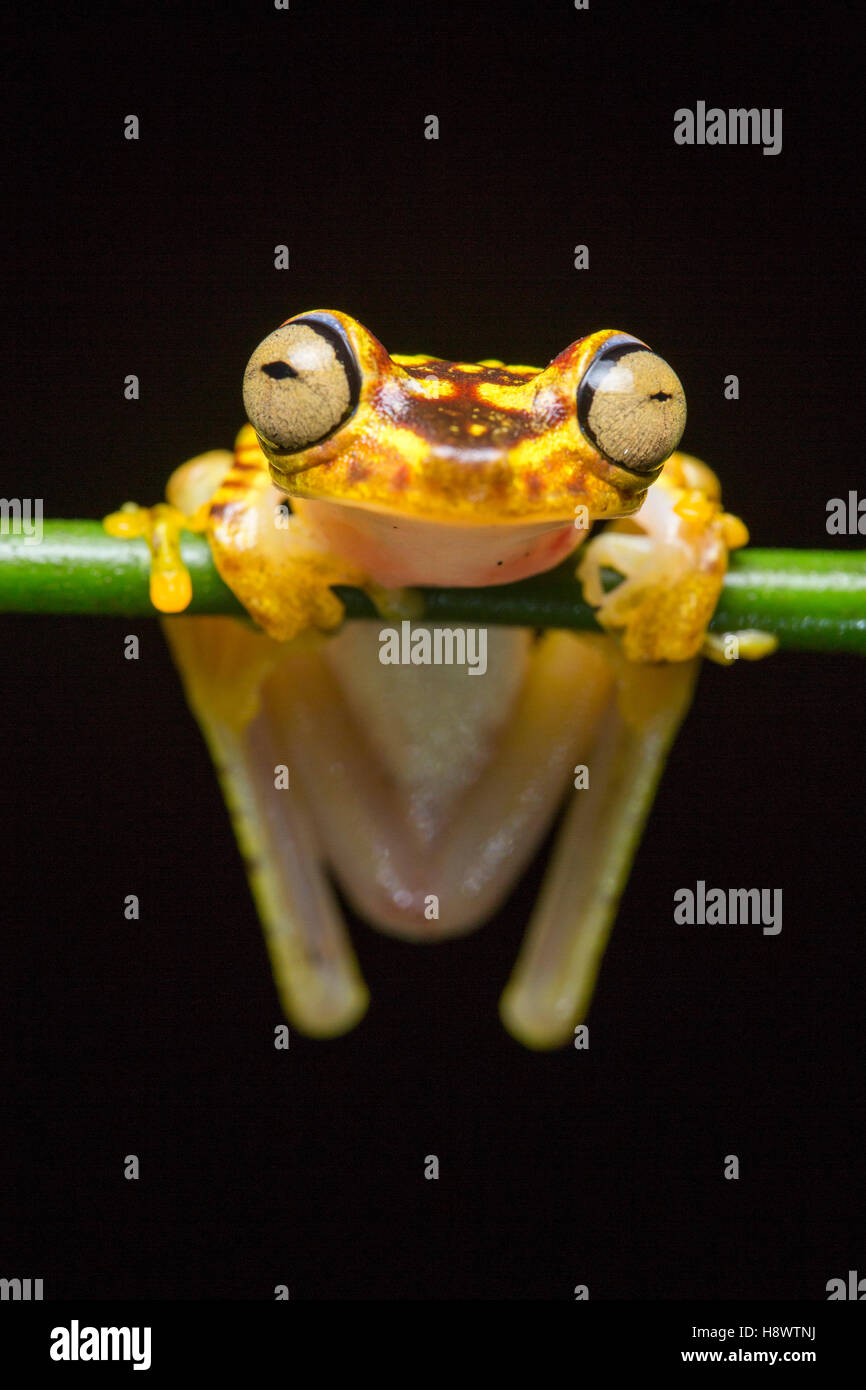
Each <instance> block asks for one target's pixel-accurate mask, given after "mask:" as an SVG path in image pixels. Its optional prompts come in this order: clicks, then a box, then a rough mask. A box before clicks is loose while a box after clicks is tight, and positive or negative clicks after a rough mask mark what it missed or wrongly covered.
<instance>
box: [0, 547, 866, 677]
mask: <svg viewBox="0 0 866 1390" xmlns="http://www.w3.org/2000/svg"><path fill="white" fill-rule="evenodd" d="M183 558H184V561H185V563H186V564H187V565H188V566H189V570H190V573H191V575H192V584H193V600H192V603H191V605H190V607H189V609H188V610H187V611H188V612H190V613H228V614H240V613H243V611H244V610H243V609H242V608H241V606H240V604H239V603H238V601H237V599H235V597H234V595H233V594H231V593H230V592H229V590H228V589H227V588H226V586H225V585H224V584H223V582H222V580H221V579H220V577H219V575H218V574H217V572H216V569H215V568H214V564H213V560H212V558H211V553H210V548H209V546H208V544H207V541H206V540H205V539H204V537H202V536H193V535H190V534H185V535H184V538H183ZM149 573H150V552H149V551H148V549H147V546H146V545H145V543H144V541H123V540H115V539H114V538H112V537H111V536H108V535H106V533H105V532H104V531H103V529H102V526H101V524H100V523H99V522H98V521H46V522H45V523H44V526H43V534H42V539H41V541H39V543H38V544H34V543H32V542H28V538H27V537H25V536H8V535H3V536H0V611H6V612H15V613H91V614H97V613H101V614H122V615H124V616H126V617H144V616H148V615H151V616H152V615H153V612H154V610H153V608H152V606H151V603H150V598H149V596H148V578H149ZM338 592H339V594H340V597H341V598H343V599H344V600H345V602H346V608H347V612H348V614H349V616H350V617H367V616H374V615H375V610H374V609H373V607H372V605H371V604H370V602H369V600H368V599H367V597H366V596H365V595H364V594H362V593H361V592H360V591H359V590H357V589H340V590H338ZM423 593H424V596H425V617H426V618H431V619H433V618H435V619H441V620H443V621H450V622H472V623H504V624H511V625H515V626H516V625H520V626H524V627H565V628H589V629H592V628H595V627H596V624H595V620H594V618H593V615H592V610H591V609H590V608H588V607H587V605H586V604H585V603H584V602H583V600H582V599H581V597H580V588H579V586H578V584H577V582H576V580H575V579H574V560H570V561H567V562H566V563H565V564H564V565H560V566H559V568H558V569H556V570H553V571H551V572H550V573H548V574H542V575H537V576H536V577H535V578H534V579H526V580H522V581H521V582H520V583H518V584H505V585H499V586H494V587H491V588H485V589H425V590H423ZM711 627H712V629H713V631H714V632H728V631H736V630H738V629H743V628H760V629H762V630H763V631H765V632H772V633H775V634H776V636H777V637H778V638H779V641H780V643H781V645H782V646H783V647H787V648H791V649H798V650H801V651H850V652H861V653H863V654H866V551H851V550H847V551H845V550H840V551H838V552H832V551H825V550H751V549H747V550H741V551H737V552H735V553H734V554H733V555H732V556H731V567H730V570H729V572H728V575H727V578H726V580H725V587H724V591H723V593H722V598H721V601H720V603H719V606H718V608H717V610H716V613H715V616H714V617H713V621H712V624H711Z"/></svg>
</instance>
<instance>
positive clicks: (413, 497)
mask: <svg viewBox="0 0 866 1390" xmlns="http://www.w3.org/2000/svg"><path fill="white" fill-rule="evenodd" d="M298 462H299V461H298V460H297V458H295V459H286V460H285V463H284V461H283V460H282V459H280V457H279V456H276V455H271V456H270V457H269V459H268V463H269V469H270V476H271V480H272V481H273V483H274V484H275V486H276V487H277V488H279V490H280V491H281V492H283V493H285V494H286V495H287V496H288V497H290V498H292V497H296V498H304V499H307V500H309V501H323V502H325V501H327V502H331V503H336V504H339V505H341V507H343V508H345V509H347V510H348V509H357V510H359V511H372V512H378V513H381V514H383V515H385V516H391V517H392V518H393V519H394V521H400V520H406V519H408V518H411V517H419V518H424V519H426V520H429V521H438V522H442V523H448V522H463V523H467V522H468V523H472V524H474V525H483V524H493V523H497V524H503V525H521V524H523V523H525V522H528V521H533V522H540V521H545V522H550V523H554V524H562V523H565V522H569V521H571V522H572V523H573V524H575V525H577V524H580V525H585V524H586V521H587V519H590V518H591V520H593V521H596V520H604V519H610V518H612V517H625V516H631V515H632V514H633V513H634V512H636V511H638V509H639V508H640V506H641V505H642V503H643V500H644V498H645V496H646V492H647V488H648V487H649V485H650V484H651V483H652V482H653V481H654V480H655V477H657V476H658V475H657V473H656V474H654V475H653V476H652V477H650V478H647V477H646V476H639V475H638V474H635V473H629V472H628V471H626V470H625V469H622V468H618V467H616V466H614V465H612V464H610V463H608V462H607V461H606V460H605V459H603V458H602V457H601V456H600V455H596V454H595V452H594V451H592V452H589V451H587V452H586V453H581V454H580V455H577V454H575V452H574V451H573V450H560V451H558V452H550V453H548V454H547V455H543V456H541V457H540V458H538V459H537V460H530V461H529V463H528V464H527V465H526V466H522V465H521V463H520V461H519V460H518V461H517V462H516V461H515V456H514V453H513V452H509V451H507V450H502V449H494V448H489V447H488V448H483V449H477V448H476V449H473V450H472V451H471V452H469V451H465V450H463V449H461V448H460V447H459V446H457V445H455V446H449V447H444V448H443V447H442V446H438V445H437V446H433V447H427V448H425V449H424V450H419V451H417V452H416V453H415V454H414V456H412V457H407V451H406V449H405V448H404V447H401V448H400V449H391V450H389V448H388V447H387V445H384V446H382V447H380V449H379V451H378V453H377V455H376V457H375V459H374V460H373V461H372V462H371V461H369V460H368V459H367V458H359V457H357V456H356V455H355V454H354V453H353V452H352V451H346V450H343V451H341V452H340V453H339V454H335V455H334V457H332V458H330V459H325V460H315V459H311V458H309V456H308V457H306V458H305V459H303V460H302V461H301V466H300V467H299V466H298ZM285 464H288V465H289V466H288V467H286V466H285ZM575 517H580V518H581V520H580V522H579V523H578V522H576V521H575Z"/></svg>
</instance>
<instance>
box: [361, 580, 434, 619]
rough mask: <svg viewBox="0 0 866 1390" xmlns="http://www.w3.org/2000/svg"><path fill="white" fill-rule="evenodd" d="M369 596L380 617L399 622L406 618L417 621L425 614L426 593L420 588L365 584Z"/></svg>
mask: <svg viewBox="0 0 866 1390" xmlns="http://www.w3.org/2000/svg"><path fill="white" fill-rule="evenodd" d="M364 587H365V589H366V592H367V597H368V598H369V599H370V602H371V603H372V604H373V606H374V608H375V609H376V612H377V613H378V614H379V617H380V618H384V619H385V621H386V622H392V623H399V622H402V621H403V620H404V619H408V620H409V621H410V622H417V621H418V619H419V618H423V616H424V595H423V594H422V593H421V592H420V590H419V589H385V588H383V587H382V585H381V584H373V583H371V582H368V583H367V584H365V586H364Z"/></svg>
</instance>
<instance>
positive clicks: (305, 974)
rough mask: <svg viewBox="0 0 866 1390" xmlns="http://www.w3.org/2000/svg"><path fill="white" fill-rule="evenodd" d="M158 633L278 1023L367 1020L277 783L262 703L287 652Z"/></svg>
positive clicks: (326, 898) (181, 625)
mask: <svg viewBox="0 0 866 1390" xmlns="http://www.w3.org/2000/svg"><path fill="white" fill-rule="evenodd" d="M163 627H164V629H165V633H166V637H167V639H168V641H169V644H170V646H171V649H172V653H173V655H174V659H175V661H176V663H177V665H178V667H179V669H180V672H181V675H182V677H183V681H184V687H185V690H186V695H187V699H188V700H189V703H190V706H191V708H192V710H193V712H194V714H195V716H196V719H197V720H198V723H199V726H200V727H201V730H202V733H203V734H204V737H205V739H206V741H207V744H208V747H209V749H210V752H211V756H212V758H213V761H214V764H215V767H216V770H217V773H218V776H219V779H220V783H221V786H222V790H223V794H224V796H225V800H226V804H227V807H228V809H229V812H230V815H231V818H232V822H233V825H234V830H235V834H236V836H237V840H238V844H239V846H240V849H241V853H242V855H243V858H244V862H245V865H246V869H247V875H248V878H249V882H250V887H251V889H252V893H253V896H254V898H255V902H256V906H257V908H258V912H259V917H260V919H261V923H262V926H263V928H264V933H265V940H266V942H267V947H268V951H269V954H270V958H271V966H272V969H273V973H274V979H275V982H276V985H277V990H278V992H279V995H280V1000H281V1003H282V1005H283V1008H284V1010H285V1013H286V1016H287V1017H288V1018H289V1020H290V1022H292V1023H294V1024H295V1025H296V1026H297V1027H298V1029H299V1030H300V1031H301V1032H303V1033H306V1034H308V1035H310V1036H313V1037H333V1036H336V1035H338V1034H340V1033H344V1032H346V1031H347V1030H348V1029H350V1028H352V1027H353V1026H354V1025H355V1024H356V1023H357V1022H358V1020H359V1019H360V1018H361V1017H362V1015H363V1014H364V1013H365V1011H366V1008H367V1003H368V994H367V990H366V987H365V986H364V983H363V981H362V979H361V976H360V972H359V970H358V966H357V963H356V960H355V956H354V953H353V951H352V948H351V945H350V944H349V940H348V936H347V933H346V929H345V926H344V923H343V920H342V916H341V913H340V910H339V907H338V906H337V903H336V900H335V897H334V894H333V892H332V890H331V887H330V885H329V883H328V881H327V879H326V877H325V873H324V871H323V866H322V858H321V853H320V850H319V847H318V845H317V843H316V839H315V836H314V833H313V831H312V829H311V826H310V823H309V819H308V816H307V812H306V809H305V806H304V805H303V803H302V801H301V799H300V795H299V792H298V790H297V789H296V787H295V786H294V785H293V784H292V783H291V780H290V778H288V777H287V776H286V775H285V774H283V776H282V777H281V775H280V769H281V768H282V767H286V768H287V767H288V765H289V763H290V759H289V758H288V756H287V755H286V751H285V749H284V748H283V747H282V746H281V744H280V736H279V733H278V732H276V730H275V726H274V724H273V723H272V721H271V720H270V719H269V718H268V716H267V714H266V712H264V711H263V709H262V705H261V700H260V695H261V688H262V685H263V683H264V682H265V681H266V680H267V678H268V676H269V675H270V674H271V673H272V672H273V671H275V670H277V669H278V668H279V667H280V665H281V664H282V663H284V662H286V661H291V650H290V648H287V647H286V646H285V645H282V644H280V643H278V642H275V641H273V640H272V639H271V638H269V637H266V636H264V635H263V634H259V633H255V632H251V631H249V630H248V629H247V628H245V627H244V626H242V625H241V624H240V623H238V622H236V621H234V620H233V619H231V618H206V617H197V618H192V617H190V618H172V619H167V620H166V621H165V622H164V623H163ZM286 781H289V785H288V786H285V785H283V784H284V783H285V782H286Z"/></svg>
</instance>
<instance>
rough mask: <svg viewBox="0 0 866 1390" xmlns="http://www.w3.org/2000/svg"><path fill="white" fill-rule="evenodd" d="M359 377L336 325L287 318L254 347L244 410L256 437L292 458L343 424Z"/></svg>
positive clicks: (310, 317) (246, 378) (351, 407)
mask: <svg viewBox="0 0 866 1390" xmlns="http://www.w3.org/2000/svg"><path fill="white" fill-rule="evenodd" d="M360 390H361V374H360V372H359V370H358V364H357V362H356V360H355V355H354V353H353V351H352V348H351V345H350V344H349V341H348V339H347V338H346V337H345V335H344V333H343V332H342V329H340V328H339V327H338V326H337V324H336V321H334V322H330V321H326V320H325V319H324V318H320V317H318V316H314V315H308V316H305V317H303V318H297V319H292V320H291V322H290V323H284V324H283V326H282V328H278V329H277V330H276V332H274V333H271V334H270V336H269V337H267V338H265V340H264V342H262V343H259V346H258V347H257V348H256V350H255V352H254V353H253V355H252V357H251V358H250V360H249V362H248V363H247V369H246V371H245V372H244V406H245V407H246V412H247V416H248V418H249V420H250V423H251V424H252V426H253V429H254V430H255V431H256V434H257V435H258V436H259V438H260V439H261V440H262V441H263V442H265V443H267V444H269V445H270V446H271V447H272V448H273V449H274V450H275V451H276V452H278V453H287V454H297V453H299V452H300V451H301V450H302V449H309V448H311V447H312V445H313V444H320V443H321V442H322V440H323V439H327V437H328V435H331V434H333V433H334V431H335V430H337V429H339V428H340V426H341V425H343V424H345V422H346V420H348V418H349V416H350V415H351V414H353V412H354V410H355V407H356V406H357V404H358V397H359V395H360Z"/></svg>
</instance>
